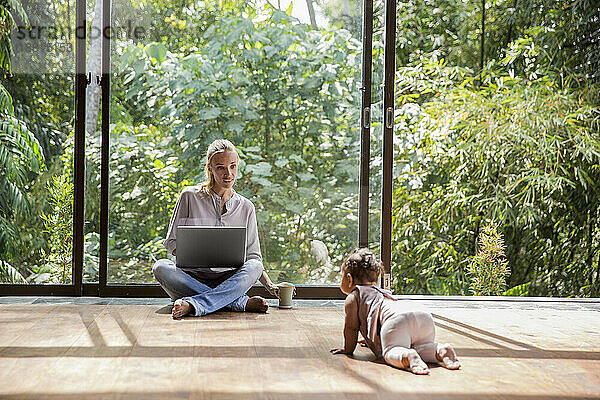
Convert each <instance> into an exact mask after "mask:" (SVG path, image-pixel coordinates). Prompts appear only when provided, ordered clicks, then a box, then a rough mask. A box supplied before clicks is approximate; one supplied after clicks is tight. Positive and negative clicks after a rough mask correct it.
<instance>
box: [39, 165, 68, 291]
mask: <svg viewBox="0 0 600 400" xmlns="http://www.w3.org/2000/svg"><path fill="white" fill-rule="evenodd" d="M48 191H49V192H50V204H51V206H52V212H51V213H50V214H48V215H46V214H42V219H43V220H44V232H45V233H46V234H47V235H48V244H49V251H48V253H46V252H45V251H43V252H42V259H43V260H44V265H45V269H44V272H46V273H48V274H49V276H48V281H49V282H52V283H70V281H71V274H72V266H71V265H72V262H71V260H72V252H73V225H72V223H73V183H72V182H71V181H70V179H69V177H68V176H67V175H61V176H53V177H52V180H51V182H48ZM38 275H39V273H38Z"/></svg>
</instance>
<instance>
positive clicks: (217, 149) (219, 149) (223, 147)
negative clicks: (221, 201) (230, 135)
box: [200, 139, 239, 193]
mask: <svg viewBox="0 0 600 400" xmlns="http://www.w3.org/2000/svg"><path fill="white" fill-rule="evenodd" d="M225 151H233V152H235V153H236V154H238V152H237V150H236V148H235V146H234V145H233V143H231V142H230V141H229V140H227V139H217V140H215V141H214V142H212V143H211V144H210V145H209V146H208V150H206V165H205V166H204V173H205V175H206V181H204V182H202V183H201V184H200V186H202V189H204V191H205V192H206V193H209V192H210V189H212V188H213V186H215V177H214V176H213V174H211V173H210V170H209V169H208V166H209V165H210V162H211V160H212V158H213V157H214V155H215V154H218V153H223V152H225ZM238 158H239V155H238Z"/></svg>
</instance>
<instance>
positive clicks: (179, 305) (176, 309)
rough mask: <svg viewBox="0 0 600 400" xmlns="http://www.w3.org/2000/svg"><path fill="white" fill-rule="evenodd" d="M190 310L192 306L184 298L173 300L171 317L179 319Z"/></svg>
mask: <svg viewBox="0 0 600 400" xmlns="http://www.w3.org/2000/svg"><path fill="white" fill-rule="evenodd" d="M191 311H192V306H191V305H190V303H188V302H187V301H185V300H182V299H179V300H176V301H175V304H173V310H172V311H171V315H172V316H173V319H179V318H181V317H183V316H186V315H188V314H189V313H190V312H191Z"/></svg>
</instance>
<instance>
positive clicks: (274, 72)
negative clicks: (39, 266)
mask: <svg viewBox="0 0 600 400" xmlns="http://www.w3.org/2000/svg"><path fill="white" fill-rule="evenodd" d="M284 3H285V2H283V1H281V2H279V3H277V4H275V5H276V6H278V7H279V9H277V8H273V6H271V5H269V4H267V3H266V2H262V3H261V2H258V3H250V2H242V1H226V2H219V6H217V5H215V4H214V2H193V3H192V2H183V4H182V5H180V6H178V7H177V8H176V9H177V10H178V11H177V12H175V11H174V9H175V7H173V5H170V4H169V5H165V3H163V2H150V7H148V8H146V9H145V10H146V12H147V14H148V15H147V18H148V20H149V21H153V23H152V24H148V25H144V20H145V19H144V18H145V17H141V18H140V17H139V16H138V15H137V14H136V16H135V18H131V19H128V17H127V16H123V15H125V13H124V11H123V10H128V9H131V7H130V6H129V5H127V6H125V5H121V6H119V5H114V6H113V13H114V15H113V18H114V23H115V25H116V26H125V27H129V28H128V29H124V30H123V32H122V35H119V33H118V32H117V37H116V38H115V40H114V42H113V43H114V47H113V53H112V68H113V72H114V74H113V84H112V87H111V95H112V98H111V100H112V103H111V166H110V169H111V178H110V182H111V194H110V199H111V200H110V203H111V205H110V228H109V232H110V244H109V245H110V247H109V249H110V253H109V258H110V263H109V265H110V266H109V280H110V281H113V282H122V283H126V282H154V278H153V277H152V272H151V266H152V264H153V262H154V261H155V260H156V259H158V258H163V257H165V256H166V251H165V250H164V248H163V247H162V241H163V240H164V238H165V235H166V229H167V226H168V224H169V220H170V217H171V212H172V210H173V207H174V204H175V202H176V200H177V197H178V195H179V193H180V192H181V190H182V189H183V188H184V187H185V186H190V185H196V184H199V183H201V182H203V181H204V179H205V177H204V163H205V153H206V149H207V147H208V145H209V144H210V143H211V142H212V141H213V140H214V139H217V138H222V137H225V138H227V139H230V140H231V141H232V142H233V143H234V144H235V145H236V147H237V148H238V150H239V152H240V156H241V158H242V162H241V165H240V171H239V175H238V180H237V182H236V185H235V189H236V190H237V191H238V192H239V193H240V194H242V195H243V196H245V197H247V198H248V199H250V200H251V201H252V202H253V203H254V205H255V207H256V212H257V219H258V228H259V238H260V242H261V249H262V254H263V258H264V264H265V267H266V269H267V271H268V272H269V274H270V276H271V278H272V279H273V280H274V281H282V280H287V281H291V282H294V283H314V284H327V283H336V282H337V281H338V279H339V277H338V275H339V272H337V271H336V270H335V269H336V268H337V267H338V266H339V264H340V261H341V258H342V257H343V255H344V254H345V253H347V252H348V251H350V250H351V249H352V248H353V247H355V246H356V243H357V237H358V234H357V218H358V165H359V152H360V146H359V133H360V132H359V109H360V90H359V88H360V85H361V77H360V63H361V51H362V49H361V47H362V45H361V42H360V36H361V19H362V16H361V13H362V9H361V7H362V5H361V3H359V2H353V1H352V2H344V3H341V4H342V6H340V5H339V4H337V3H334V2H331V3H329V2H319V4H317V2H314V3H312V6H313V9H314V13H315V18H314V22H315V23H316V28H315V27H312V26H311V18H310V12H309V11H308V7H307V5H306V3H305V2H298V4H294V5H293V6H292V7H291V8H290V4H289V3H285V4H284ZM271 4H274V3H273V2H271ZM119 7H121V8H119ZM290 14H291V15H290ZM119 18H123V21H121V22H119ZM140 27H141V28H143V30H144V33H145V34H144V35H143V37H135V35H133V36H128V35H129V34H134V33H135V32H136V30H135V29H136V28H140ZM141 30H142V29H138V33H139V32H141Z"/></svg>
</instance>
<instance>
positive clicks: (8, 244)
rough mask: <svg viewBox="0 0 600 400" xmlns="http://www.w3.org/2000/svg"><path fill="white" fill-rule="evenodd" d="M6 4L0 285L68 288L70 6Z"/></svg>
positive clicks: (26, 0)
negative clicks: (61, 285) (59, 285)
mask: <svg viewBox="0 0 600 400" xmlns="http://www.w3.org/2000/svg"><path fill="white" fill-rule="evenodd" d="M9 4H10V7H9V6H7V4H6V3H3V4H2V5H0V11H1V12H2V20H3V23H2V24H0V25H1V27H0V36H1V38H0V40H1V42H2V44H1V45H0V78H1V81H0V282H3V283H17V284H19V283H23V284H70V283H71V282H72V243H73V234H72V232H73V229H72V221H73V137H74V130H73V127H74V123H73V121H74V42H75V29H74V26H75V23H74V21H75V11H74V10H75V3H74V1H70V0H64V1H63V0H60V1H53V2H50V1H44V0H17V1H14V2H12V1H11V2H9ZM9 15H10V16H12V18H11V17H9ZM13 21H14V24H13ZM11 48H12V51H11Z"/></svg>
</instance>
